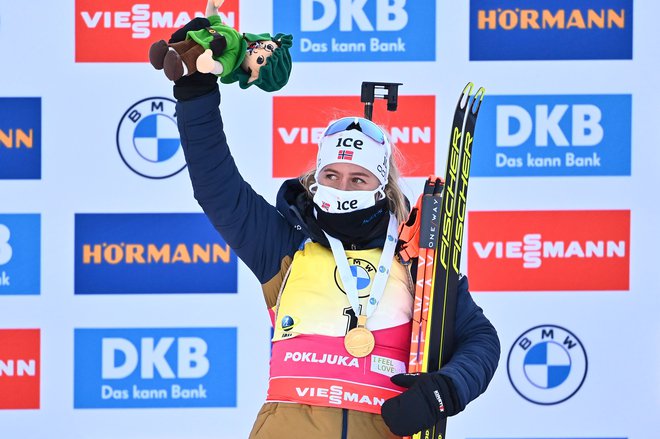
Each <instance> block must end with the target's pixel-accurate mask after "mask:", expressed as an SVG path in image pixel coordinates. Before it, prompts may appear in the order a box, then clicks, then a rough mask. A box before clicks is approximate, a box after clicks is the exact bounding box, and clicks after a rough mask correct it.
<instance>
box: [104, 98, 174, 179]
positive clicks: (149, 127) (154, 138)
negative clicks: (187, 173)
mask: <svg viewBox="0 0 660 439" xmlns="http://www.w3.org/2000/svg"><path fill="white" fill-rule="evenodd" d="M117 148H118V150H119V155H120V156H121V158H122V160H123V161H124V163H126V166H128V167H129V168H130V169H131V170H132V171H133V172H135V173H136V174H138V175H141V176H142V177H147V178H155V179H158V178H167V177H171V176H173V175H175V174H178V173H179V172H181V171H182V170H183V168H185V167H186V162H185V159H184V156H183V149H182V148H181V141H180V140H179V131H178V129H177V125H176V101H174V100H172V99H168V98H147V99H143V100H141V101H139V102H137V103H135V104H133V106H131V107H130V108H129V109H128V110H126V112H125V113H124V115H123V116H122V118H121V120H120V122H119V127H118V128H117Z"/></svg>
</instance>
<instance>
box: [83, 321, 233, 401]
mask: <svg viewBox="0 0 660 439" xmlns="http://www.w3.org/2000/svg"><path fill="white" fill-rule="evenodd" d="M74 343H75V353H74V376H75V385H74V386H75V389H74V407H75V408H150V407H235V406H236V328H176V329H173V328H158V329H142V328H141V329H76V330H75V341H74Z"/></svg>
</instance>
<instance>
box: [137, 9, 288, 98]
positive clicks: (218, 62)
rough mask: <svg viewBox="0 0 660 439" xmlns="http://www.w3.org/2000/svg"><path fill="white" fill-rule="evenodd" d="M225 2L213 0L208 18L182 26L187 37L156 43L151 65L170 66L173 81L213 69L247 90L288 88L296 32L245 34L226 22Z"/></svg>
mask: <svg viewBox="0 0 660 439" xmlns="http://www.w3.org/2000/svg"><path fill="white" fill-rule="evenodd" d="M222 3H224V0H208V4H207V7H206V15H207V16H208V18H196V19H194V20H192V21H191V22H190V23H188V24H187V25H186V26H185V27H184V28H183V29H181V30H180V31H181V32H185V34H186V37H185V39H183V38H182V39H183V41H178V42H172V40H170V43H169V44H168V43H167V42H165V40H160V41H157V42H155V43H154V44H152V45H151V48H150V49H149V61H150V62H151V65H152V66H154V68H156V69H158V70H161V69H162V70H164V71H165V76H167V78H168V79H170V80H172V81H176V80H178V79H180V78H181V77H183V76H186V75H192V74H193V73H195V72H200V73H213V74H215V75H217V76H219V77H220V81H221V82H223V83H225V84H230V83H233V82H237V81H238V83H239V86H240V87H241V88H248V87H249V86H251V85H256V86H257V87H259V88H261V89H262V90H265V91H276V90H279V89H281V88H282V87H284V85H286V83H287V82H288V80H289V75H290V74H291V55H290V53H289V48H290V47H291V45H292V40H293V38H292V36H291V35H286V34H281V33H278V34H277V35H275V36H274V37H273V36H271V35H270V34H268V33H261V34H250V33H244V34H240V33H239V32H237V31H236V30H235V29H233V28H232V27H230V26H227V25H226V24H223V23H222V21H221V19H220V16H219V15H218V8H219V7H220V6H221V5H222ZM177 32H179V31H177Z"/></svg>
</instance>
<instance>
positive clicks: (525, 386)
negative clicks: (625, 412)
mask: <svg viewBox="0 0 660 439" xmlns="http://www.w3.org/2000/svg"><path fill="white" fill-rule="evenodd" d="M507 372H508V374H509V381H511V385H513V388H514V389H515V390H516V392H518V394H519V395H520V396H522V397H523V398H525V399H526V400H528V401H529V402H533V403H534V404H541V405H552V404H559V403H561V402H564V401H566V400H567V399H569V398H570V397H572V396H573V395H575V393H577V391H578V390H579V389H580V387H582V383H584V379H585V378H586V376H587V353H586V351H585V350H584V346H582V343H581V342H580V340H579V339H578V338H577V337H576V336H575V334H573V333H572V332H570V331H569V330H567V329H565V328H562V327H560V326H555V325H543V326H536V327H534V328H531V329H529V330H527V331H526V332H525V333H524V334H522V335H521V336H520V337H518V339H517V340H516V341H515V343H514V344H513V346H511V350H510V351H509V358H508V360H507Z"/></svg>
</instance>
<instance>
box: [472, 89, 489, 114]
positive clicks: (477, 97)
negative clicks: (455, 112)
mask: <svg viewBox="0 0 660 439" xmlns="http://www.w3.org/2000/svg"><path fill="white" fill-rule="evenodd" d="M485 95H486V89H485V88H483V87H479V90H477V92H476V93H475V94H474V99H473V100H472V105H471V108H470V111H471V112H472V114H475V115H476V114H477V113H479V108H480V107H481V102H482V101H483V100H484V96H485Z"/></svg>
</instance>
